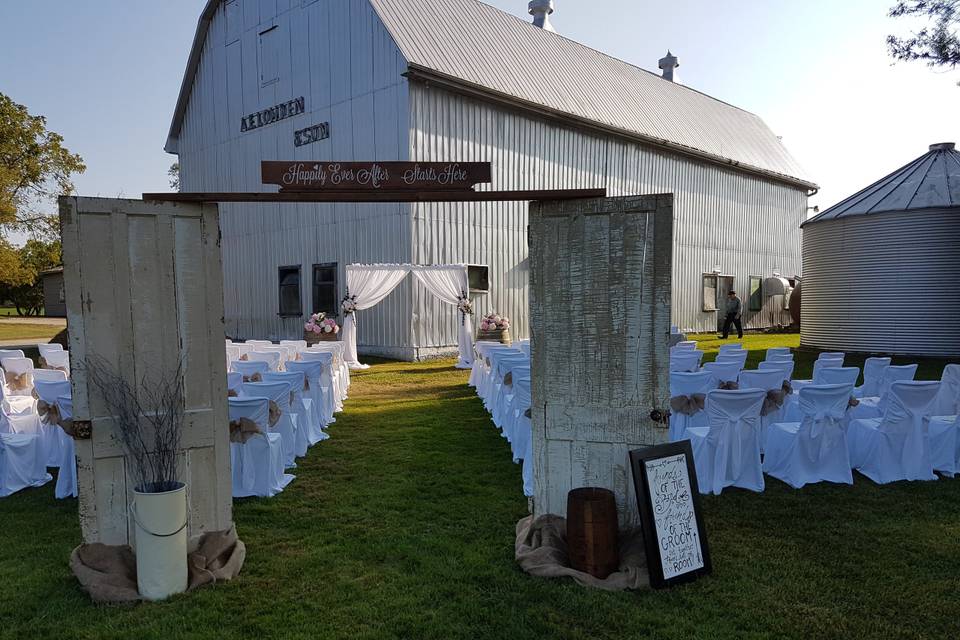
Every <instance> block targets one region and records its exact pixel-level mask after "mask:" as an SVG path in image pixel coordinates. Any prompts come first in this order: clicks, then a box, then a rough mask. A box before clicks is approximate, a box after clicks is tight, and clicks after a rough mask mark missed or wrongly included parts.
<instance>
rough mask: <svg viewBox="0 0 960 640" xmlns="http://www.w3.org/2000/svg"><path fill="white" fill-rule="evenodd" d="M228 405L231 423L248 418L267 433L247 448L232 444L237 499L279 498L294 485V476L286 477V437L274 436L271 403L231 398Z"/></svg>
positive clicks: (258, 398)
mask: <svg viewBox="0 0 960 640" xmlns="http://www.w3.org/2000/svg"><path fill="white" fill-rule="evenodd" d="M227 404H228V408H229V414H230V420H231V421H233V420H239V419H240V418H247V419H249V420H252V421H253V422H254V423H255V424H256V425H257V427H259V428H260V431H262V432H263V434H262V435H260V436H254V437H252V438H250V439H249V440H247V441H246V442H245V443H243V444H241V443H238V442H231V443H230V461H231V467H232V484H233V497H234V498H244V497H247V496H260V497H263V498H269V497H272V496H275V495H276V494H278V493H280V492H281V491H283V489H284V488H285V487H286V486H287V485H288V484H290V482H291V481H292V480H293V479H294V476H292V475H290V474H288V473H284V465H283V442H282V437H281V436H280V434H279V433H271V432H270V429H269V427H268V424H269V415H270V400H269V399H267V398H261V397H247V398H228V399H227Z"/></svg>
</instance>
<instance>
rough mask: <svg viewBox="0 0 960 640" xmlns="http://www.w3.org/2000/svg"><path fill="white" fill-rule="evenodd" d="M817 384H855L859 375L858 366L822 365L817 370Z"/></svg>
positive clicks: (852, 385)
mask: <svg viewBox="0 0 960 640" xmlns="http://www.w3.org/2000/svg"><path fill="white" fill-rule="evenodd" d="M818 373H819V375H818V380H817V384H821V385H823V384H848V385H850V386H851V387H854V386H856V384H857V379H858V378H859V377H860V369H859V367H823V368H822V369H820V371H819V372H818Z"/></svg>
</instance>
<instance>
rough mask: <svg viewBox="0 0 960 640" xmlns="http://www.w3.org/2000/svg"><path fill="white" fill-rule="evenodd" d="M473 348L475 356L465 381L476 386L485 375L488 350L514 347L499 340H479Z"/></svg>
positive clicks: (508, 349) (503, 349)
mask: <svg viewBox="0 0 960 640" xmlns="http://www.w3.org/2000/svg"><path fill="white" fill-rule="evenodd" d="M473 350H474V354H475V357H474V359H473V366H472V367H471V368H470V379H469V380H468V381H467V384H468V385H470V386H471V387H474V388H478V387H479V385H480V382H481V380H483V378H484V377H485V376H486V375H487V372H488V367H487V364H486V358H487V356H488V355H489V354H490V352H491V351H512V350H515V349H513V347H511V346H508V345H505V344H500V343H499V342H490V341H488V340H480V341H478V342H477V343H476V344H475V345H474V347H473ZM521 353H523V352H522V351H521ZM528 355H529V354H528Z"/></svg>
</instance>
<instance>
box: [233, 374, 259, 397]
mask: <svg viewBox="0 0 960 640" xmlns="http://www.w3.org/2000/svg"><path fill="white" fill-rule="evenodd" d="M261 375H262V374H261ZM227 391H235V392H236V394H237V395H236V396H235V397H243V374H242V373H240V372H239V371H231V372H230V373H228V374H227Z"/></svg>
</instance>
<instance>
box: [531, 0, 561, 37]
mask: <svg viewBox="0 0 960 640" xmlns="http://www.w3.org/2000/svg"><path fill="white" fill-rule="evenodd" d="M527 10H528V11H529V13H530V15H532V16H533V24H534V25H535V26H538V27H540V28H541V29H544V30H546V31H553V32H554V33H556V31H557V30H556V29H554V28H553V24H552V23H551V22H550V14H551V13H553V0H530V4H529V5H527Z"/></svg>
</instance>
